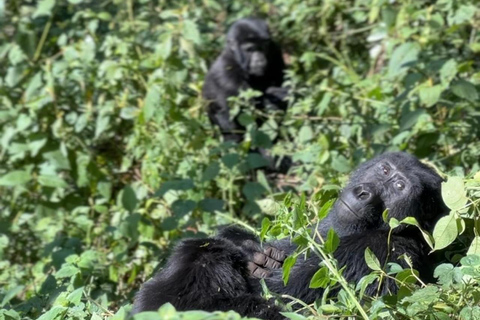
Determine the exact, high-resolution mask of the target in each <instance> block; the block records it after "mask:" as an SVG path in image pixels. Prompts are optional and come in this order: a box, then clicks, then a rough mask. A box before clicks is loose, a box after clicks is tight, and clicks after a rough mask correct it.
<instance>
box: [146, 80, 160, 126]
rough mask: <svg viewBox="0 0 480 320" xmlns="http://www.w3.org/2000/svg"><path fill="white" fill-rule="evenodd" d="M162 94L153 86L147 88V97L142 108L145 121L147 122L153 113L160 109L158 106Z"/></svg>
mask: <svg viewBox="0 0 480 320" xmlns="http://www.w3.org/2000/svg"><path fill="white" fill-rule="evenodd" d="M161 97H162V94H161V92H160V89H159V87H158V86H156V85H153V86H151V87H150V88H148V92H147V96H146V97H145V105H144V106H143V115H144V117H145V121H149V120H150V119H151V118H152V116H153V114H154V112H155V111H156V110H159V109H160V108H161V105H160V98H161Z"/></svg>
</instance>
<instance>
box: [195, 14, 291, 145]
mask: <svg viewBox="0 0 480 320" xmlns="http://www.w3.org/2000/svg"><path fill="white" fill-rule="evenodd" d="M284 69H285V63H284V61H283V57H282V52H281V50H280V48H279V47H278V45H277V44H276V43H275V42H273V41H272V39H271V37H270V32H269V30H268V26H267V24H266V22H265V21H263V20H260V19H254V18H245V19H240V20H238V21H236V22H235V23H234V24H233V25H232V26H231V27H230V29H229V31H228V33H227V44H226V46H225V49H224V50H223V52H222V53H221V54H220V56H219V57H218V58H217V59H216V60H215V62H214V63H213V65H212V66H211V68H210V70H209V71H208V73H207V76H206V79H205V84H204V86H203V92H202V95H203V97H204V98H205V99H206V100H207V101H208V107H207V110H208V116H209V118H210V121H211V122H212V123H213V124H215V125H217V126H219V127H220V130H221V132H222V135H223V137H224V139H225V140H227V141H235V142H240V141H242V139H243V131H244V129H245V128H244V127H243V126H242V125H241V124H240V123H239V122H238V120H237V119H233V120H230V112H229V107H228V101H227V99H228V98H229V97H232V96H237V95H238V94H239V92H240V90H245V89H254V90H257V91H260V92H262V93H263V95H262V96H261V97H259V98H258V99H256V101H255V102H254V103H255V107H256V108H258V109H264V108H265V106H266V104H267V102H270V105H272V106H274V107H276V108H278V109H285V108H286V103H285V102H284V98H285V97H286V94H287V91H286V90H285V89H283V88H281V87H280V86H281V85H282V82H283V72H284ZM258 124H259V125H260V124H261V122H259V123H258Z"/></svg>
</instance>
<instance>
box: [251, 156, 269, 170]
mask: <svg viewBox="0 0 480 320" xmlns="http://www.w3.org/2000/svg"><path fill="white" fill-rule="evenodd" d="M247 164H248V168H249V169H252V170H253V169H258V168H262V167H266V166H268V160H267V159H265V158H264V157H262V155H261V154H258V153H250V154H249V155H248V156H247Z"/></svg>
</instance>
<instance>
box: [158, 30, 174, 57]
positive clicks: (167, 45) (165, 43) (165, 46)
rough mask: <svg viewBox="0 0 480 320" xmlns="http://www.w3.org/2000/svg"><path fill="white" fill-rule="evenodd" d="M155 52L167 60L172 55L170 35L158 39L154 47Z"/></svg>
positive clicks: (166, 34)
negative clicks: (158, 41)
mask: <svg viewBox="0 0 480 320" xmlns="http://www.w3.org/2000/svg"><path fill="white" fill-rule="evenodd" d="M155 52H156V53H157V54H158V55H159V56H160V57H162V58H163V59H167V58H168V57H169V56H170V54H171V53H172V34H171V33H165V34H163V35H162V36H161V37H160V43H159V44H158V45H157V46H156V49H155Z"/></svg>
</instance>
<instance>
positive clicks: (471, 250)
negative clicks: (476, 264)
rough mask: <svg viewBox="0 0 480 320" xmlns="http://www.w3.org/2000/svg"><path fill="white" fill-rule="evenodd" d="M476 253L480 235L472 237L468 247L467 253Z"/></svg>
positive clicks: (479, 250) (478, 253)
mask: <svg viewBox="0 0 480 320" xmlns="http://www.w3.org/2000/svg"><path fill="white" fill-rule="evenodd" d="M471 254H476V255H480V237H479V236H476V237H475V238H473V241H472V243H471V244H470V247H469V248H468V251H467V255H471Z"/></svg>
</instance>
